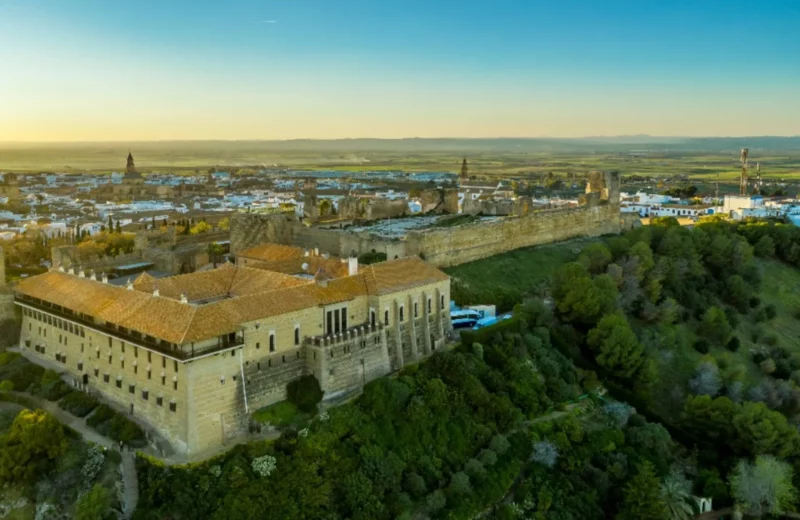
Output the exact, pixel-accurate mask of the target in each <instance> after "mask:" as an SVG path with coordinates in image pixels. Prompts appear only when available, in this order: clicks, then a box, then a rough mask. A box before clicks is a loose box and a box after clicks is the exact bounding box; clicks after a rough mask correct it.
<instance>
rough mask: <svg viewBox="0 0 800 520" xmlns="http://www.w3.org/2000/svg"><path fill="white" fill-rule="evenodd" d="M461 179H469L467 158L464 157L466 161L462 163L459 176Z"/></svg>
mask: <svg viewBox="0 0 800 520" xmlns="http://www.w3.org/2000/svg"><path fill="white" fill-rule="evenodd" d="M459 177H460V178H461V179H462V180H467V179H469V168H467V158H466V157H464V160H463V161H461V174H460V175H459Z"/></svg>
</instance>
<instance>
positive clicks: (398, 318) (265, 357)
mask: <svg viewBox="0 0 800 520" xmlns="http://www.w3.org/2000/svg"><path fill="white" fill-rule="evenodd" d="M404 262H407V261H404ZM371 267H372V266H370V268H371ZM227 269H234V268H233V267H228V268H227ZM50 274H56V273H50ZM42 276H46V275H42ZM59 276H75V277H76V278H77V277H78V275H66V274H60V275H59ZM189 276H195V275H189ZM441 277H442V279H441V281H435V282H430V283H424V284H422V285H417V286H415V287H412V288H408V289H403V290H398V291H390V292H377V293H374V294H373V293H367V294H360V295H354V296H352V297H350V298H345V299H340V301H337V302H336V303H325V304H319V305H310V306H308V307H305V308H301V309H299V310H295V311H291V312H283V313H279V314H277V315H267V317H264V318H263V319H257V320H252V321H247V322H242V323H240V325H239V327H238V331H237V332H236V333H235V338H228V336H226V339H228V340H229V341H226V342H220V343H217V338H213V339H212V340H210V341H200V342H198V343H191V344H184V345H174V344H173V345H170V344H165V343H164V342H163V341H161V342H158V341H156V340H155V339H153V338H149V339H148V337H146V336H143V337H136V336H135V335H133V334H132V332H131V331H130V330H127V329H125V330H123V329H122V328H120V327H116V328H114V326H113V325H111V324H108V323H103V322H99V321H98V320H93V319H91V317H89V316H86V315H83V314H82V313H79V312H72V311H70V310H69V309H67V308H64V307H61V306H59V305H54V304H48V303H47V302H45V301H43V300H39V299H37V298H32V297H29V296H26V295H25V294H21V293H19V292H18V293H17V297H16V304H17V306H18V307H19V308H20V309H21V313H22V326H21V337H20V343H19V344H20V348H22V349H23V350H25V351H26V353H28V354H29V355H30V356H31V357H33V358H35V359H42V360H47V361H49V362H51V363H58V364H60V366H61V367H63V372H65V373H67V374H69V376H71V377H72V379H73V382H74V385H75V386H76V387H79V388H81V389H85V390H86V391H88V392H91V393H94V394H98V395H100V396H102V397H103V398H105V399H106V400H108V401H110V402H111V403H112V404H113V405H114V406H115V407H116V408H118V409H120V410H124V411H125V412H127V413H129V414H131V416H132V418H133V419H134V420H137V422H140V423H141V424H143V425H145V426H146V427H148V428H150V429H152V430H153V431H156V432H157V433H158V434H159V435H160V436H161V437H163V438H165V439H167V440H168V441H169V443H170V444H171V446H172V447H173V448H174V449H175V450H176V451H178V452H179V453H183V454H192V453H199V452H204V451H206V450H209V449H212V448H215V447H216V446H219V445H220V444H225V443H227V442H230V441H232V440H233V439H235V438H236V437H238V436H240V435H241V434H243V433H244V432H246V431H247V429H248V426H249V424H250V414H251V413H252V412H254V411H255V410H257V409H258V408H261V407H263V406H267V405H270V404H273V403H276V402H279V401H282V400H284V399H286V385H287V384H288V383H289V382H291V381H292V380H294V379H297V378H298V377H300V376H302V375H305V374H314V375H315V376H316V377H317V379H318V380H319V382H320V386H321V387H322V389H323V391H324V392H325V398H326V399H331V398H335V397H337V396H340V395H342V394H347V393H349V392H353V391H357V390H359V389H360V388H362V387H363V385H364V384H366V383H367V382H369V381H371V380H373V379H375V378H377V377H381V376H383V375H386V374H388V373H390V372H392V371H395V370H399V369H400V368H402V367H403V366H405V365H406V364H408V363H412V362H416V361H418V360H419V359H422V358H424V357H425V356H427V355H430V354H431V353H432V352H434V351H435V350H436V349H439V348H443V347H444V344H445V341H446V336H447V334H448V333H449V332H450V331H451V329H452V327H451V324H450V320H449V301H450V294H449V289H450V282H449V279H447V278H446V277H444V276H443V275H442V276H441ZM32 280H33V279H32ZM84 280H85V282H83V281H82V282H81V283H94V284H100V283H101V282H97V281H89V280H88V279H84ZM323 283H327V282H311V284H312V285H313V284H320V285H321V284H323ZM114 290H115V291H121V292H122V293H127V289H125V288H115V289H114ZM131 291H132V290H131ZM104 294H106V292H104ZM117 294H118V293H117ZM128 294H135V293H134V292H131V293H128ZM152 296H153V297H154V298H164V297H163V296H158V295H157V294H153V295H152ZM187 305H188V304H187ZM145 340H146V341H145Z"/></svg>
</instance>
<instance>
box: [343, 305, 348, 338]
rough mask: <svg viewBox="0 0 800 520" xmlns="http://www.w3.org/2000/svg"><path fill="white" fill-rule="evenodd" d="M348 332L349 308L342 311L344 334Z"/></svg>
mask: <svg viewBox="0 0 800 520" xmlns="http://www.w3.org/2000/svg"><path fill="white" fill-rule="evenodd" d="M346 330H347V307H345V308H344V309H342V332H344V331H346Z"/></svg>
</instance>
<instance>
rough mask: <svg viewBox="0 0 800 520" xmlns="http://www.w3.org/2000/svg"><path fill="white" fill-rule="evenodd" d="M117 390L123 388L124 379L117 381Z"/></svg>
mask: <svg viewBox="0 0 800 520" xmlns="http://www.w3.org/2000/svg"><path fill="white" fill-rule="evenodd" d="M117 388H122V379H117Z"/></svg>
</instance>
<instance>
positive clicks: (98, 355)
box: [97, 350, 100, 359]
mask: <svg viewBox="0 0 800 520" xmlns="http://www.w3.org/2000/svg"><path fill="white" fill-rule="evenodd" d="M97 359H100V351H99V350H98V351H97Z"/></svg>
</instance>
